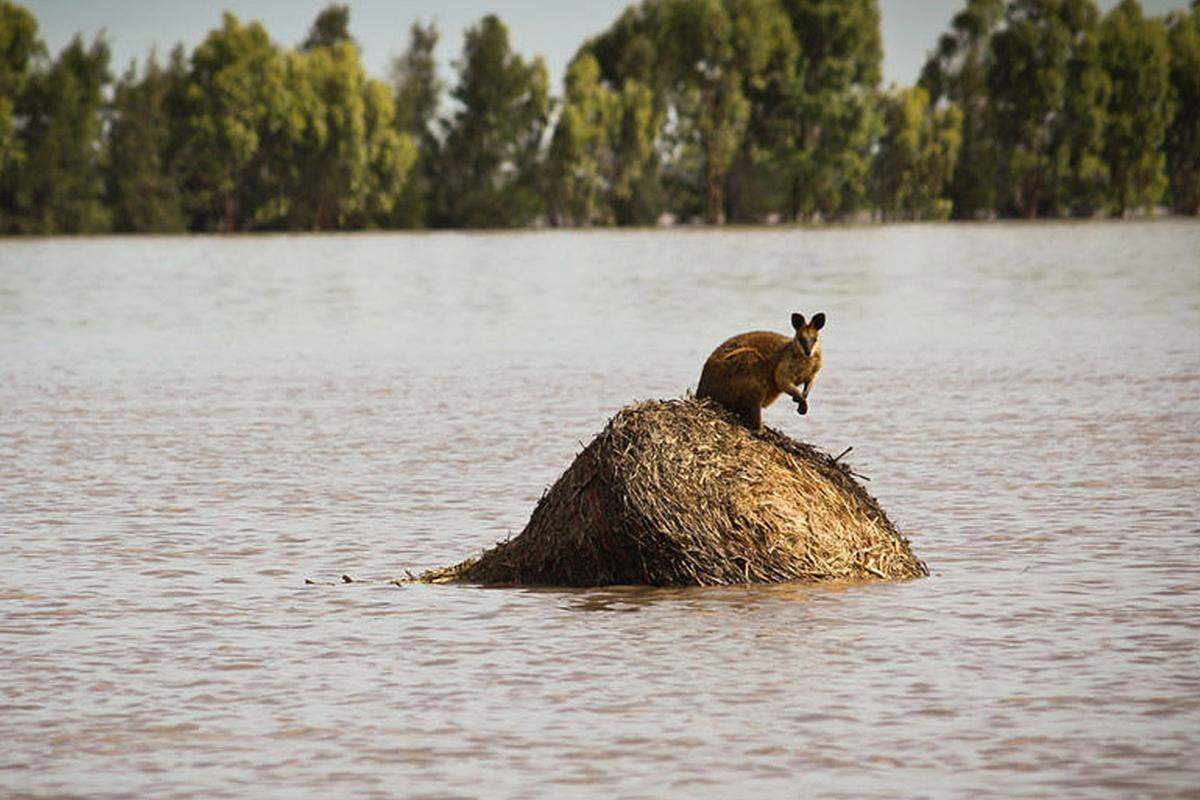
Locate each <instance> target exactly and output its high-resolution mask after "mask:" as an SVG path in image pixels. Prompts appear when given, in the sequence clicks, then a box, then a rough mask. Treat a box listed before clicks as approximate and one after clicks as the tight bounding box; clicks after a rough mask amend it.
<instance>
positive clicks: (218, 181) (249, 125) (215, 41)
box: [172, 12, 291, 231]
mask: <svg viewBox="0 0 1200 800" xmlns="http://www.w3.org/2000/svg"><path fill="white" fill-rule="evenodd" d="M172 106H173V107H174V108H175V109H176V113H177V114H178V118H177V119H178V125H177V126H176V130H177V135H178V137H179V139H180V141H179V143H178V150H179V159H180V164H181V165H183V166H184V168H185V172H184V176H183V177H184V182H185V183H184V185H185V190H186V199H187V202H188V205H189V211H190V212H191V214H192V218H193V226H194V227H198V228H200V229H206V230H222V231H235V230H243V229H246V228H250V227H253V226H255V225H256V224H258V223H259V222H260V221H261V219H262V216H261V215H260V212H261V214H265V215H266V216H271V215H272V214H273V213H274V211H273V210H272V209H271V208H269V205H270V198H269V197H266V195H268V194H269V193H270V190H269V188H267V187H264V186H263V185H262V183H263V181H264V180H266V178H265V176H264V174H263V173H264V169H265V167H266V162H267V155H268V152H269V147H268V146H267V143H268V142H272V141H274V140H276V139H277V138H278V137H280V136H281V135H282V134H283V129H284V127H285V125H286V123H287V122H288V116H289V114H290V113H291V98H290V97H289V93H288V86H287V64H286V61H285V59H284V56H283V53H282V52H281V51H280V50H279V48H278V47H276V46H275V44H273V43H272V42H271V40H270V37H269V36H268V35H267V31H266V29H264V28H263V26H262V25H261V24H260V23H258V22H252V23H250V24H248V25H243V24H242V23H241V22H240V21H239V20H238V19H237V17H235V16H234V15H233V14H231V13H228V12H226V13H225V14H223V15H222V20H221V27H219V28H217V29H215V30H213V31H211V32H210V33H209V34H208V36H207V37H205V39H204V41H202V42H201V43H200V45H199V46H197V47H196V49H195V50H194V51H193V52H192V56H191V61H190V68H189V72H188V77H187V81H186V82H185V84H184V85H183V86H182V87H181V89H180V93H179V96H178V97H176V98H174V99H173V101H172Z"/></svg>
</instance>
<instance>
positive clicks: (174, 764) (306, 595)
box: [0, 222, 1200, 798]
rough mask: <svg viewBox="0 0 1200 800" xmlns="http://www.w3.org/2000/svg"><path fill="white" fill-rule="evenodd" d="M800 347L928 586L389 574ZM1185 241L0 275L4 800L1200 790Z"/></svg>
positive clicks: (721, 245)
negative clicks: (775, 339) (606, 439)
mask: <svg viewBox="0 0 1200 800" xmlns="http://www.w3.org/2000/svg"><path fill="white" fill-rule="evenodd" d="M792 311H802V312H804V313H806V314H812V313H814V312H816V311H825V312H826V313H827V314H828V316H829V323H828V325H827V326H826V329H825V331H824V343H823V347H824V351H825V369H824V371H823V372H822V374H821V376H820V379H819V380H818V381H817V383H816V385H815V387H814V389H813V394H812V396H811V399H810V404H811V412H810V414H809V416H807V417H804V418H801V417H798V416H796V415H795V413H794V409H793V406H792V404H790V403H782V402H781V403H778V404H777V406H775V407H772V408H771V409H769V410H768V412H767V414H766V421H767V423H768V424H770V425H774V426H777V427H779V428H781V429H783V430H784V431H786V432H788V433H790V434H792V435H794V436H798V437H802V438H805V439H807V440H809V441H812V442H813V443H815V444H817V445H818V446H820V447H823V448H825V449H827V450H830V451H832V452H835V453H836V452H841V451H842V450H843V449H845V448H846V447H848V446H851V445H853V447H854V450H853V452H852V454H851V455H850V456H849V457H848V458H849V460H850V461H851V462H852V463H853V464H854V467H855V469H856V470H857V471H859V472H862V473H865V474H866V475H869V476H871V478H872V481H871V483H870V484H869V488H870V489H871V491H872V492H874V493H875V494H876V495H877V496H878V497H879V499H880V501H881V502H882V503H883V505H884V507H885V508H887V509H888V510H889V512H890V513H891V515H892V517H893V518H894V520H895V521H896V522H897V523H898V524H899V525H900V527H901V528H902V529H903V530H904V531H905V532H906V534H907V535H909V536H910V537H911V538H912V540H913V543H914V547H915V549H916V551H917V552H918V554H919V555H921V556H922V557H923V558H924V559H925V560H926V561H927V562H928V563H929V565H930V567H931V569H932V570H933V572H934V575H933V576H932V577H931V578H929V579H927V580H921V581H916V582H913V583H907V584H901V585H869V586H858V587H824V588H811V587H802V586H777V587H756V588H747V587H729V588H715V589H703V590H700V589H691V590H667V589H636V588H619V587H618V588H608V589H597V590H590V591H562V590H484V589H478V588H467V587H425V586H404V587H398V586H395V585H390V584H388V583H386V582H380V583H371V584H367V583H363V584H349V585H340V586H306V585H305V583H304V580H305V578H313V579H316V580H321V581H333V580H336V579H338V578H339V576H341V575H342V574H344V573H349V574H352V575H354V576H357V577H361V578H366V579H380V580H383V579H387V578H391V577H395V576H399V575H402V574H403V572H404V570H406V569H408V570H412V571H414V572H416V571H419V570H421V569H425V568H429V567H433V566H439V565H443V564H446V563H450V562H453V561H456V560H458V559H460V558H461V557H463V556H466V555H469V554H472V553H475V552H478V551H479V550H480V549H482V548H484V547H486V546H488V545H490V544H491V543H492V542H494V541H496V540H498V539H502V538H504V537H506V536H508V535H510V534H512V533H515V532H518V531H519V530H520V529H521V527H522V526H523V525H524V523H525V521H526V519H527V518H528V515H529V512H530V510H531V509H532V507H533V504H534V502H535V501H536V499H537V498H538V497H539V496H540V494H541V493H542V491H543V490H544V489H545V487H546V486H547V485H548V484H549V483H551V482H552V481H553V480H554V479H555V478H556V477H557V476H558V475H559V474H560V473H561V471H562V469H563V468H564V467H565V466H566V465H567V464H568V463H570V460H571V458H572V457H573V456H574V454H575V453H576V452H577V451H578V450H579V449H580V446H581V443H584V442H586V441H587V440H588V439H589V438H590V437H591V436H592V435H593V434H594V433H595V432H597V431H598V430H599V429H600V428H601V427H602V425H603V423H604V421H605V420H606V419H607V417H608V416H610V415H611V414H612V413H614V412H615V411H616V410H617V409H618V408H620V407H621V406H622V405H624V404H625V403H628V402H630V401H632V400H634V399H645V398H651V397H669V396H678V395H680V394H682V393H683V392H684V391H685V390H687V389H688V388H690V387H693V386H694V383H695V380H696V379H697V377H698V375H699V371H700V365H701V363H702V362H703V360H704V358H705V356H706V355H707V354H708V352H709V351H710V350H711V349H712V347H714V346H715V345H716V344H717V343H718V342H720V341H721V340H722V339H724V338H725V337H727V336H728V335H730V334H733V333H736V332H739V331H743V330H750V329H761V328H773V329H776V330H784V329H786V326H787V324H788V319H789V316H790V313H791V312H792ZM1198 488H1200V226H1197V225H1195V224H1194V223H1192V224H1189V223H1184V222H1158V223H1145V224H1140V223H1125V224H1112V223H1089V224H1054V225H1034V226H1027V225H989V226H968V225H958V226H898V227H873V228H842V229H832V228H831V229H827V230H782V229H781V230H767V231H737V230H734V231H717V232H713V231H672V232H664V231H646V232H592V233H529V234H512V235H499V234H479V235H469V234H437V235H354V236H321V237H313V236H298V237H291V236H279V237H244V238H217V237H206V238H194V237H193V238H187V237H180V238H155V237H142V238H135V239H126V238H103V239H71V240H67V239H51V240H29V241H6V242H3V243H0V564H3V570H0V658H2V661H0V663H3V664H4V669H3V670H0V735H2V736H3V739H4V742H5V744H4V747H3V748H2V749H0V794H34V795H47V796H88V797H101V796H138V797H150V796H153V797H163V798H175V797H180V798H182V797H189V798H190V797H203V798H221V797H244V796H247V795H251V794H253V795H254V796H263V797H298V796H309V797H328V796H336V795H343V796H360V797H391V796H410V797H451V796H486V797H505V796H544V797H572V796H614V797H615V796H620V797H647V798H653V797H663V796H667V795H671V796H696V797H733V796H751V795H758V796H788V797H797V796H818V795H819V796H829V797H847V798H851V797H853V798H860V797H893V796H930V797H941V796H945V797H951V796H954V797H962V796H980V797H1014V796H1057V797H1071V796H1079V797H1102V796H1113V797H1128V796H1151V795H1153V796H1191V797H1195V796H1196V787H1197V785H1200V767H1198V766H1197V764H1198V759H1200V568H1198V566H1197V556H1198V555H1200V547H1198V545H1200V513H1198V511H1197V506H1198V502H1197V501H1198V500H1200V496H1198V494H1200V492H1198Z"/></svg>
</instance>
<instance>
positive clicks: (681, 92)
mask: <svg viewBox="0 0 1200 800" xmlns="http://www.w3.org/2000/svg"><path fill="white" fill-rule="evenodd" d="M1095 2H1096V0H965V4H964V6H963V8H962V10H961V11H960V12H959V13H958V14H957V15H956V16H955V17H954V18H953V20H952V22H951V25H950V28H949V29H948V30H947V32H946V33H945V34H944V35H942V36H941V37H940V39H939V40H938V42H937V44H936V47H935V48H934V50H933V51H932V53H931V54H930V56H929V58H928V60H927V62H926V64H925V66H924V69H923V71H922V73H921V78H920V82H919V85H918V86H917V87H912V88H899V89H894V90H892V91H891V92H890V93H888V94H886V95H881V93H880V92H879V80H880V67H881V60H882V47H881V41H880V19H879V4H878V0H641V2H640V3H639V4H637V5H634V6H630V7H629V8H627V9H626V10H625V11H624V12H623V13H622V14H621V15H620V16H619V17H618V18H617V19H616V20H615V21H614V22H613V24H612V25H611V26H609V28H608V29H607V30H605V31H604V32H602V33H601V34H600V35H598V36H596V37H594V38H592V39H590V40H588V41H587V42H585V43H584V44H583V46H582V47H581V48H580V50H579V52H578V53H577V54H576V57H575V58H574V59H573V61H572V62H571V64H570V65H569V67H568V71H567V75H566V76H565V81H564V91H563V96H562V98H561V101H560V102H559V103H558V104H557V105H558V110H557V111H558V113H557V114H556V115H555V116H554V118H555V125H554V129H553V131H550V130H549V126H550V122H551V117H552V114H551V111H552V108H553V107H554V104H553V103H552V101H551V99H550V97H549V87H548V86H547V78H546V70H545V67H544V66H543V64H542V62H541V61H540V60H538V59H535V60H527V59H525V58H523V57H522V56H521V55H519V54H517V53H515V52H513V51H512V48H511V45H510V41H509V34H508V30H507V28H506V27H505V26H504V24H503V23H502V22H501V21H500V20H499V19H498V18H497V17H495V16H487V17H484V18H483V19H482V20H480V22H479V23H478V24H477V25H476V26H475V27H473V28H471V29H470V30H469V31H468V32H467V34H466V37H465V42H464V46H463V51H462V57H461V59H460V60H459V61H457V62H456V64H455V66H456V70H457V79H456V81H455V85H454V87H453V88H452V90H451V91H450V93H449V95H450V96H449V100H450V103H449V110H448V111H447V112H445V113H439V109H440V106H441V95H442V91H443V85H442V82H441V81H440V80H439V76H438V73H437V65H436V59H435V57H434V52H435V49H436V47H437V44H438V39H439V34H438V31H437V28H436V27H435V26H434V25H421V24H414V25H413V26H412V27H411V30H410V38H409V43H408V47H407V50H406V51H405V52H404V53H403V54H402V55H401V56H400V57H399V58H397V59H395V60H394V62H393V65H392V75H391V82H390V84H384V83H382V82H380V81H377V80H372V79H371V78H370V77H369V76H368V75H367V74H366V72H365V71H364V69H363V65H362V61H361V55H360V52H359V49H358V46H357V45H356V44H355V42H354V40H353V38H352V37H351V36H350V11H349V7H348V5H345V4H333V5H328V6H326V7H325V8H324V9H323V10H322V11H321V12H320V14H319V15H318V16H317V18H316V20H315V21H314V22H313V25H312V27H311V29H310V30H309V32H308V35H307V36H306V38H305V40H304V41H303V43H302V44H301V45H300V46H299V47H298V48H296V49H295V50H291V49H287V48H281V47H279V46H277V45H276V44H275V43H273V42H272V41H271V39H270V37H269V36H268V34H267V32H266V30H265V29H264V28H263V27H262V26H261V25H260V24H258V23H255V22H251V23H248V24H243V23H242V22H240V21H239V20H238V19H237V18H236V17H234V16H233V15H231V14H225V15H224V16H223V17H222V20H221V25H220V26H219V27H218V28H217V29H215V30H213V31H211V32H209V34H208V35H207V36H206V38H205V39H204V40H203V41H202V42H201V43H200V45H199V46H197V47H196V48H195V49H194V50H193V51H192V52H191V53H190V54H188V53H187V52H186V51H184V49H183V48H182V47H179V48H177V49H176V50H175V51H174V52H173V53H172V57H171V60H170V62H169V64H168V65H167V66H166V67H160V66H159V65H158V63H157V61H156V60H155V59H154V58H153V56H151V57H150V58H149V59H147V60H146V61H145V62H143V66H142V68H141V69H140V70H139V69H138V68H137V66H136V65H134V66H131V67H130V68H129V70H128V71H127V72H126V73H125V74H124V75H123V76H122V77H121V79H120V80H119V81H118V82H117V84H116V85H115V87H113V91H112V93H111V99H110V100H109V101H108V102H107V103H106V102H105V97H106V91H107V87H108V83H109V81H110V80H111V78H110V76H109V74H108V48H107V46H106V45H105V44H104V42H103V41H102V40H97V41H96V42H94V43H92V44H91V45H90V46H89V45H85V44H84V42H82V41H81V40H79V39H76V40H75V41H74V42H73V43H72V44H71V45H70V46H69V47H67V48H66V49H64V50H63V52H62V53H61V54H60V55H59V56H58V58H56V59H53V60H51V59H50V58H48V57H47V55H46V54H45V50H44V48H43V46H42V44H41V43H40V42H39V41H38V39H37V23H36V21H35V19H34V18H33V16H32V15H30V14H29V12H27V11H26V10H24V9H23V8H21V7H20V6H18V5H16V4H15V3H13V2H10V0H0V230H3V231H7V232H19V231H27V232H35V233H57V232H74V231H99V230H107V229H109V228H113V229H116V230H119V231H175V230H181V229H184V228H186V229H189V230H199V231H214V230H220V231H236V230H256V229H285V228H286V229H304V230H321V229H327V228H339V229H354V228H367V227H414V228H415V227H424V226H427V225H433V226H444V227H516V226H524V225H531V224H542V223H543V222H549V223H550V224H556V225H597V224H601V225H603V224H618V225H645V224H653V223H655V222H656V221H658V220H659V219H660V218H661V217H662V216H663V215H664V213H668V212H669V215H670V216H673V217H674V218H676V219H680V220H683V221H692V220H703V221H705V222H707V223H710V224H715V223H719V222H722V221H732V222H751V223H753V222H761V221H765V220H772V219H783V220H791V221H798V220H832V219H839V218H844V217H848V216H853V215H856V214H861V213H864V212H867V211H871V212H875V213H878V214H879V215H880V216H881V217H883V218H885V219H931V218H943V217H945V216H947V215H948V214H949V215H951V216H953V217H957V218H964V219H973V218H979V217H988V216H993V215H999V216H1010V215H1011V216H1023V217H1034V216H1065V215H1076V216H1092V215H1095V214H1097V213H1099V212H1102V211H1109V212H1112V213H1114V214H1117V215H1123V214H1126V213H1132V212H1137V211H1139V210H1145V209H1153V208H1155V207H1156V205H1157V204H1158V203H1159V202H1161V201H1162V200H1163V199H1164V197H1165V198H1166V200H1167V201H1168V202H1169V203H1170V204H1171V205H1172V207H1173V208H1174V209H1175V210H1176V211H1178V212H1180V213H1188V214H1197V213H1200V4H1198V3H1197V2H1193V3H1192V4H1191V10H1190V11H1189V12H1183V11H1180V12H1176V13H1173V14H1172V15H1170V16H1169V17H1167V18H1166V19H1165V20H1158V19H1150V18H1146V17H1145V16H1144V15H1143V13H1142V10H1141V7H1140V6H1139V4H1138V2H1137V0H1123V1H1122V2H1121V3H1120V4H1119V5H1117V6H1116V7H1115V8H1114V9H1113V10H1112V11H1111V12H1110V13H1109V14H1108V15H1107V16H1105V17H1104V18H1103V20H1101V18H1100V14H1099V12H1098V10H1097V8H1096V5H1095ZM1165 191H1166V193H1165V194H1164V192H1165Z"/></svg>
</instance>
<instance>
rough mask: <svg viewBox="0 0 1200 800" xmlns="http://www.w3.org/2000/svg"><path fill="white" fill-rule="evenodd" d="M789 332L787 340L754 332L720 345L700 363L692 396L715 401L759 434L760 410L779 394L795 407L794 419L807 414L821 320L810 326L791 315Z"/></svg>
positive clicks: (821, 317)
mask: <svg viewBox="0 0 1200 800" xmlns="http://www.w3.org/2000/svg"><path fill="white" fill-rule="evenodd" d="M792 327H793V328H794V329H795V330H796V334H795V336H791V337H788V336H784V335H783V334H781V333H771V332H770V331H754V332H752V333H741V334H738V335H737V336H734V337H733V338H732V339H727V340H725V341H724V342H722V343H721V346H720V347H718V348H717V349H716V350H714V351H713V353H712V355H711V356H709V357H708V360H707V361H705V362H704V370H703V371H702V372H701V373H700V386H699V388H698V389H697V390H696V396H697V397H711V398H712V399H713V400H716V401H717V402H718V403H720V404H721V405H723V406H725V408H727V409H729V410H730V411H732V412H733V413H734V414H737V415H738V417H739V418H740V419H741V420H742V422H744V423H745V424H746V427H748V428H750V430H754V431H757V430H761V429H762V410H763V409H764V408H766V407H767V406H769V405H771V403H773V402H775V398H776V397H779V395H780V393H781V392H786V393H787V394H788V395H789V396H790V397H791V398H792V399H793V400H795V401H796V411H797V412H798V413H800V414H807V413H808V392H809V390H810V389H812V385H813V381H815V380H816V379H817V372H818V371H820V369H821V328H823V327H825V314H824V313H821V314H817V315H816V316H814V317H813V318H812V320H811V321H809V322H806V321H805V319H804V315H803V314H792ZM800 384H804V388H803V389H801V388H799V386H800Z"/></svg>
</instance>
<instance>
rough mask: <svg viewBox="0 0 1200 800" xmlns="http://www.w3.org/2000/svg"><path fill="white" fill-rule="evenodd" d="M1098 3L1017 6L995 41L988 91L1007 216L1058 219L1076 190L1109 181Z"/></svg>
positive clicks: (1050, 1)
mask: <svg viewBox="0 0 1200 800" xmlns="http://www.w3.org/2000/svg"><path fill="white" fill-rule="evenodd" d="M1097 22H1098V12H1097V11H1096V6H1095V3H1094V2H1092V0H1015V1H1014V2H1013V3H1011V4H1010V5H1009V6H1008V9H1007V11H1006V13H1005V27H1004V29H1003V30H1002V31H1000V32H999V33H997V34H995V35H994V36H993V37H992V52H991V58H992V60H991V65H990V69H989V73H988V86H989V90H990V102H991V106H992V108H991V120H992V125H991V130H992V135H993V140H994V142H995V145H996V155H997V160H996V164H997V174H998V180H999V186H1000V187H1003V189H1004V191H1003V192H1002V193H1000V194H999V196H998V200H999V210H1000V211H1001V213H1005V214H1012V215H1015V216H1021V217H1036V216H1039V215H1057V214H1061V213H1063V211H1064V210H1065V209H1066V207H1068V206H1069V205H1070V189H1071V186H1072V185H1084V186H1087V185H1089V184H1091V185H1094V184H1095V183H1096V182H1097V181H1102V180H1103V170H1102V168H1101V167H1100V166H1099V161H1098V156H1099V153H1098V150H1097V148H1098V146H1099V141H1098V132H1099V130H1100V126H1101V123H1102V120H1101V117H1100V116H1098V115H1099V114H1101V111H1100V110H1099V109H1102V108H1103V105H1104V97H1105V96H1106V93H1107V87H1106V83H1105V80H1104V78H1103V76H1102V75H1101V74H1100V71H1101V69H1102V67H1101V66H1100V63H1099V61H1098V59H1097V52H1096V40H1095V36H1096V26H1097Z"/></svg>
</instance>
